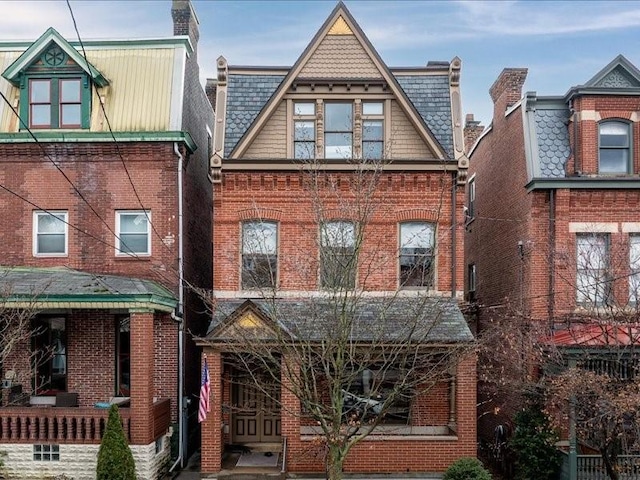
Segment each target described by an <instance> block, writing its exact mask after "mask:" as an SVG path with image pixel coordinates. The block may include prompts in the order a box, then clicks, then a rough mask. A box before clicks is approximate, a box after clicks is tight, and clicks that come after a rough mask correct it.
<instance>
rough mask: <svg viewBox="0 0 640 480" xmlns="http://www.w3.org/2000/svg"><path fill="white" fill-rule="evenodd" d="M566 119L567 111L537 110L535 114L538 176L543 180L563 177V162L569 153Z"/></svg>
mask: <svg viewBox="0 0 640 480" xmlns="http://www.w3.org/2000/svg"><path fill="white" fill-rule="evenodd" d="M568 119H569V110H568V109H563V110H557V109H554V110H543V109H537V110H536V112H535V122H536V137H537V143H538V159H539V162H540V176H541V177H543V178H562V177H564V176H565V162H566V161H567V159H568V158H569V155H570V153H571V146H570V145H569V129H568V128H567V121H568Z"/></svg>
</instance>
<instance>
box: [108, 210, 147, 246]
mask: <svg viewBox="0 0 640 480" xmlns="http://www.w3.org/2000/svg"><path fill="white" fill-rule="evenodd" d="M125 215H142V216H144V217H145V219H146V222H147V251H146V252H126V251H123V250H122V249H121V243H120V237H121V235H122V231H121V225H120V219H121V217H122V216H125ZM126 233H127V232H125V235H126ZM115 251H116V256H118V257H150V256H151V212H150V211H149V210H147V211H145V210H116V250H115Z"/></svg>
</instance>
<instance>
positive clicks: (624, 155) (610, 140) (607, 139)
mask: <svg viewBox="0 0 640 480" xmlns="http://www.w3.org/2000/svg"><path fill="white" fill-rule="evenodd" d="M599 143H600V164H599V170H598V171H599V173H628V172H629V169H630V163H631V162H630V159H631V154H630V153H631V129H630V126H629V124H628V123H625V122H619V121H606V122H602V123H600V125H599Z"/></svg>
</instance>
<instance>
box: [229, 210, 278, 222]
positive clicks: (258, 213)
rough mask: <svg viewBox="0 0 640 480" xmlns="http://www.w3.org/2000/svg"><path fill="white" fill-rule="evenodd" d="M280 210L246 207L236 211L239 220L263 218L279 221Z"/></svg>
mask: <svg viewBox="0 0 640 480" xmlns="http://www.w3.org/2000/svg"><path fill="white" fill-rule="evenodd" d="M282 215H283V213H282V211H281V210H276V209H275V208H261V207H256V208H247V209H246V210H240V211H238V220H240V221H241V222H244V221H248V220H264V221H268V220H270V221H275V222H279V221H280V220H282Z"/></svg>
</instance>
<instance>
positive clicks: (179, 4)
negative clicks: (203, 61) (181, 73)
mask: <svg viewBox="0 0 640 480" xmlns="http://www.w3.org/2000/svg"><path fill="white" fill-rule="evenodd" d="M171 17H172V18H173V34H174V35H176V36H177V35H188V36H189V40H191V45H192V46H193V52H194V54H196V53H197V51H198V40H199V39H200V30H199V29H198V24H199V23H200V22H199V21H198V17H197V15H196V12H195V10H194V9H193V5H191V0H173V3H172V5H171Z"/></svg>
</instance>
